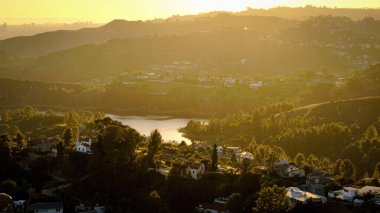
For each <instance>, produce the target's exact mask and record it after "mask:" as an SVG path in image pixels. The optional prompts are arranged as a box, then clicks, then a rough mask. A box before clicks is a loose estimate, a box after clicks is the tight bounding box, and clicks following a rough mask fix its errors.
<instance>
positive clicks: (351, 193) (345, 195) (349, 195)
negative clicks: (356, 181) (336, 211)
mask: <svg viewBox="0 0 380 213" xmlns="http://www.w3.org/2000/svg"><path fill="white" fill-rule="evenodd" d="M357 195H358V189H356V188H353V187H344V188H343V189H341V190H337V191H332V192H329V193H328V196H329V197H330V198H336V199H339V200H345V201H350V202H351V201H353V200H354V198H355V197H356V196H357Z"/></svg>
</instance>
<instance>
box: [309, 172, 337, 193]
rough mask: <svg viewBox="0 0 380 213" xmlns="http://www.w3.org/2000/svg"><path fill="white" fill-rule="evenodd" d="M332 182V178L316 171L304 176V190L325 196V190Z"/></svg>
mask: <svg viewBox="0 0 380 213" xmlns="http://www.w3.org/2000/svg"><path fill="white" fill-rule="evenodd" d="M333 182H334V178H332V177H331V176H329V175H328V174H327V173H325V172H322V171H317V172H313V173H310V174H308V175H307V176H306V184H305V188H306V189H307V191H309V192H311V193H314V194H318V195H325V188H326V187H328V186H329V185H330V184H332V183H333Z"/></svg>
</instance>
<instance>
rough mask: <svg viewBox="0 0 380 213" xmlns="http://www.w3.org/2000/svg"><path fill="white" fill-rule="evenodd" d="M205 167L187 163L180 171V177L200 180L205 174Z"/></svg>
mask: <svg viewBox="0 0 380 213" xmlns="http://www.w3.org/2000/svg"><path fill="white" fill-rule="evenodd" d="M205 171H206V170H205V165H204V164H203V163H191V162H189V163H187V164H186V165H185V166H183V167H182V168H181V170H180V175H181V176H183V177H188V178H193V179H195V180H198V179H200V178H201V177H202V175H203V174H204V173H205Z"/></svg>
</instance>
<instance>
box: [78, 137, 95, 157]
mask: <svg viewBox="0 0 380 213" xmlns="http://www.w3.org/2000/svg"><path fill="white" fill-rule="evenodd" d="M91 142H92V141H91V139H88V141H79V140H78V139H77V141H76V142H75V150H76V151H77V152H82V153H87V154H90V153H91Z"/></svg>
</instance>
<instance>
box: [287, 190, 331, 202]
mask: <svg viewBox="0 0 380 213" xmlns="http://www.w3.org/2000/svg"><path fill="white" fill-rule="evenodd" d="M286 190H287V192H286V196H287V197H288V198H289V203H291V204H297V203H301V204H306V203H308V202H309V201H311V202H313V203H326V202H327V198H326V197H325V196H321V195H317V194H313V193H310V192H306V191H302V190H301V189H299V188H298V187H288V188H286Z"/></svg>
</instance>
